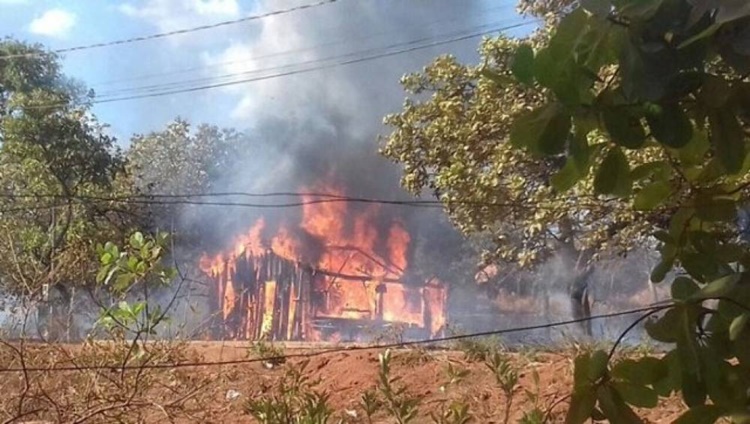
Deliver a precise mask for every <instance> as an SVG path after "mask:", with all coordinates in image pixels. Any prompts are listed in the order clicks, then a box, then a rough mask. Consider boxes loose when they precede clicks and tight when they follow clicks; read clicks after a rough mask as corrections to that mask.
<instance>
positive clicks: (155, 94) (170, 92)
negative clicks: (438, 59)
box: [25, 21, 537, 109]
mask: <svg viewBox="0 0 750 424" xmlns="http://www.w3.org/2000/svg"><path fill="white" fill-rule="evenodd" d="M536 22H537V21H529V22H521V23H517V24H513V25H508V26H504V27H500V28H494V29H490V30H484V31H479V32H474V33H471V34H467V35H463V36H460V37H453V38H450V39H447V40H441V41H435V42H432V43H428V44H424V45H419V46H413V47H409V48H403V49H399V50H394V51H390V52H384V53H378V54H371V55H368V56H364V57H359V58H353V59H349V60H343V61H338V62H332V63H327V64H321V65H319V66H310V67H308V68H303V69H294V70H289V71H286V72H279V73H275V74H270V75H262V76H258V77H253V78H246V79H239V80H235V81H228V82H220V83H214V84H204V85H199V86H194V87H189V88H178V89H172V90H163V91H159V92H153V93H146V94H134V95H129V96H120V97H111V98H104V99H96V98H95V99H92V100H87V101H86V104H98V103H112V102H121V101H127V100H136V99H144V98H151V97H162V96H168V95H173V94H182V93H191V92H198V91H204V90H209V89H215V88H222V87H229V86H234V85H239V84H247V83H251V82H257V81H265V80H271V79H276V78H281V77H288V76H292V75H298V74H305V73H308V72H314V71H319V70H323V69H331V68H337V67H340V66H346V65H352V64H356V63H362V62H368V61H371V60H376V59H381V58H385V57H391V56H396V55H400V54H404V53H409V52H414V51H418V50H422V49H426V48H430V47H436V46H441V45H445V44H450V43H455V42H459V41H463V40H469V39H472V38H477V37H481V36H484V35H489V34H492V33H495V32H502V31H506V30H510V29H514V28H521V27H524V26H529V25H533V24H535V23H536ZM66 105H68V103H62V102H59V103H46V104H37V105H30V106H25V108H26V109H41V108H50V107H60V106H66Z"/></svg>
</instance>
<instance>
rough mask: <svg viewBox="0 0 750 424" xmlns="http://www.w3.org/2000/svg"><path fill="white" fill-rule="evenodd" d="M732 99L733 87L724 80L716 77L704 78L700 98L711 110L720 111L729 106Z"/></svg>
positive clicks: (708, 76)
mask: <svg viewBox="0 0 750 424" xmlns="http://www.w3.org/2000/svg"><path fill="white" fill-rule="evenodd" d="M730 97H732V87H731V86H730V85H729V82H727V80H725V79H724V78H721V77H717V76H714V75H706V76H705V77H704V78H703V85H702V87H701V91H700V94H699V95H698V98H699V99H700V100H701V101H702V102H703V103H704V104H705V105H706V106H708V107H709V108H712V109H719V108H722V107H724V106H725V105H726V104H727V101H728V100H729V98H730Z"/></svg>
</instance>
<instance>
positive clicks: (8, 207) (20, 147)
mask: <svg viewBox="0 0 750 424" xmlns="http://www.w3.org/2000/svg"><path fill="white" fill-rule="evenodd" d="M3 56H13V57H11V58H3ZM82 93H83V90H82V89H81V88H80V87H79V86H77V85H76V84H75V83H74V82H71V81H69V80H67V79H66V78H65V77H64V75H62V74H61V73H60V65H59V59H58V57H57V56H55V55H53V54H49V53H47V52H45V51H44V50H43V49H42V48H41V47H40V46H36V45H28V44H25V43H21V42H17V41H13V40H6V41H3V42H2V43H0V142H1V143H2V145H1V146H0V185H1V186H2V190H3V196H2V199H0V210H2V215H0V252H2V253H0V275H1V278H2V285H3V289H4V290H5V292H6V294H11V295H17V296H20V297H25V298H34V299H36V300H39V299H40V298H42V297H44V295H43V293H42V292H43V289H44V288H45V287H48V288H49V289H52V290H53V291H54V292H53V294H54V293H57V294H59V296H60V297H61V298H62V299H63V300H65V301H66V302H67V301H70V298H71V288H73V287H81V286H85V285H87V284H91V283H93V281H92V279H91V278H90V276H92V275H94V274H95V270H96V268H97V264H96V261H95V260H92V259H91V258H95V256H94V244H93V243H95V242H96V241H97V240H106V239H109V238H114V237H115V236H116V235H117V234H119V231H120V230H123V229H126V228H127V227H129V226H130V220H131V218H132V212H131V211H128V210H126V209H123V208H122V207H117V206H116V205H114V204H108V203H105V202H100V201H95V200H94V199H95V198H96V197H97V196H110V195H112V194H113V193H114V192H115V187H116V185H115V179H116V176H117V175H118V174H119V173H121V172H122V171H123V169H124V168H123V165H124V162H123V158H122V157H121V155H120V153H119V152H118V151H117V149H116V147H115V140H114V139H113V138H112V137H110V136H108V135H106V133H105V128H104V126H103V125H101V124H100V123H99V122H98V121H97V120H96V118H95V117H94V116H93V115H91V114H90V113H89V111H88V106H87V102H86V101H85V100H86V96H85V95H82ZM82 99H83V101H82ZM42 321H44V318H42Z"/></svg>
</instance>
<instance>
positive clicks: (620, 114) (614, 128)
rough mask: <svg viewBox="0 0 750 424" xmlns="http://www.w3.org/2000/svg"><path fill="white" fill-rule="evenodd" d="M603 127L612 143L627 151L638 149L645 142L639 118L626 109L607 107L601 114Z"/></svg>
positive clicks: (644, 133) (644, 134)
mask: <svg viewBox="0 0 750 424" xmlns="http://www.w3.org/2000/svg"><path fill="white" fill-rule="evenodd" d="M602 118H603V119H604V126H605V127H606V129H607V132H608V133H609V135H610V137H611V138H612V141H613V142H615V143H616V144H618V145H620V146H623V147H627V148H629V149H638V148H640V147H642V146H643V143H645V141H646V131H645V130H644V129H643V125H641V121H640V118H639V117H638V116H636V115H634V114H632V113H631V112H630V111H629V110H628V109H627V108H623V107H616V108H613V107H608V108H606V109H604V111H603V112H602Z"/></svg>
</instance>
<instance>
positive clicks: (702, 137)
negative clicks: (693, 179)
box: [677, 130, 711, 166]
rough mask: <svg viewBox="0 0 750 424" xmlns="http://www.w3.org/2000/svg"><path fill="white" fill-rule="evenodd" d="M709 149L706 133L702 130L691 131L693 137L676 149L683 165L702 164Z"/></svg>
mask: <svg viewBox="0 0 750 424" xmlns="http://www.w3.org/2000/svg"><path fill="white" fill-rule="evenodd" d="M710 149H711V144H710V143H709V141H708V134H707V133H706V132H705V131H704V130H695V131H693V138H692V139H690V142H689V143H688V144H686V145H685V146H684V147H683V148H681V149H680V150H678V151H677V154H678V156H679V158H680V162H682V163H683V164H684V165H688V166H690V165H702V164H703V163H704V159H705V157H706V153H707V152H708V151H709V150H710Z"/></svg>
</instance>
